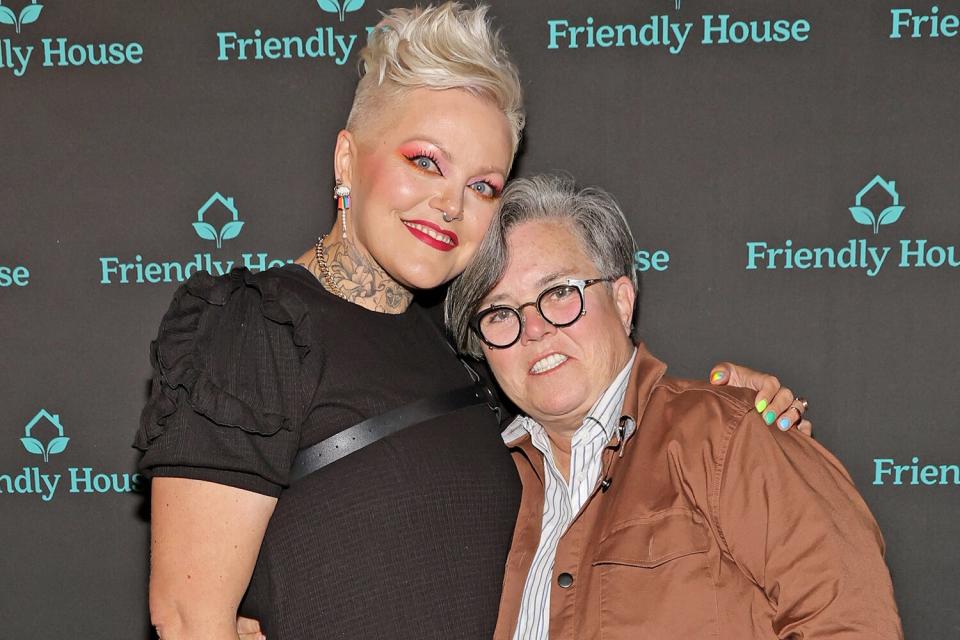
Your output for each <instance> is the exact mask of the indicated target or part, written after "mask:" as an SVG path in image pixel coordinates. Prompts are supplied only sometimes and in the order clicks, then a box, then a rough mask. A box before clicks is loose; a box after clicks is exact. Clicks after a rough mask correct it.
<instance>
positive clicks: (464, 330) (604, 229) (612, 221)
mask: <svg viewBox="0 0 960 640" xmlns="http://www.w3.org/2000/svg"><path fill="white" fill-rule="evenodd" d="M530 220H559V221H563V222H566V223H567V224H569V225H570V230H571V231H572V232H573V233H574V234H575V235H576V236H577V238H578V240H579V241H580V246H581V247H582V248H583V250H584V253H586V254H587V256H589V258H590V259H591V260H592V261H593V264H594V265H595V266H596V267H597V270H598V271H599V273H600V276H601V277H603V278H619V277H620V276H627V277H628V278H630V279H631V281H632V282H633V286H634V289H635V290H638V286H639V283H638V280H637V274H636V270H635V269H634V266H633V261H634V253H635V251H636V243H635V242H634V240H633V234H632V233H631V232H630V227H629V226H628V225H627V221H626V218H624V216H623V211H621V209H620V205H618V204H617V201H616V200H614V198H613V196H612V195H610V194H609V193H607V192H606V191H604V190H603V189H600V188H597V187H578V186H577V185H576V184H575V183H574V182H573V180H572V179H570V178H568V177H565V176H554V175H542V176H534V177H531V178H518V179H516V180H514V181H513V182H511V183H510V184H509V185H508V186H507V188H506V189H504V192H503V198H502V201H501V205H500V213H499V215H498V217H497V218H496V219H495V220H494V221H493V223H492V224H491V225H490V228H489V230H488V231H487V234H486V236H484V239H483V242H482V243H481V244H480V248H479V249H478V250H477V254H476V255H475V256H474V257H473V259H472V260H471V261H470V264H468V265H467V268H466V270H465V271H464V272H463V275H461V276H460V277H459V278H457V279H456V280H454V281H453V283H452V284H451V285H450V288H449V290H448V291H447V300H446V305H445V309H444V316H445V319H446V324H447V330H448V331H449V332H450V333H451V335H452V337H453V340H454V344H455V346H456V347H457V350H458V351H460V352H461V353H465V354H468V355H471V356H473V357H475V358H482V357H483V351H482V349H481V342H480V340H479V338H478V337H477V336H476V335H474V333H473V332H472V331H471V330H470V320H471V318H472V317H473V316H474V314H476V312H477V310H478V309H479V307H480V302H481V301H482V300H483V299H484V298H485V297H486V296H487V294H489V293H490V291H492V290H493V288H494V287H495V286H496V285H497V283H498V282H499V281H500V278H502V277H503V272H504V270H505V269H506V266H507V260H508V258H509V256H508V255H507V236H508V234H509V232H510V229H511V228H512V227H515V226H517V225H519V224H521V223H524V222H528V221H530ZM638 293H639V291H638ZM637 300H639V295H638V296H637ZM636 312H637V308H636V307H635V308H634V323H636V318H637V313H636Z"/></svg>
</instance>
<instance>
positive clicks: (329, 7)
mask: <svg viewBox="0 0 960 640" xmlns="http://www.w3.org/2000/svg"><path fill="white" fill-rule="evenodd" d="M677 1H678V2H679V0H677ZM363 2H364V0H317V4H318V5H320V8H321V9H323V10H324V11H326V12H327V13H335V14H337V15H338V16H340V22H343V21H344V20H345V19H346V17H347V14H348V13H352V12H354V11H356V10H358V9H360V8H361V7H362V6H363Z"/></svg>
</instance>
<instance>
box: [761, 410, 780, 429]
mask: <svg viewBox="0 0 960 640" xmlns="http://www.w3.org/2000/svg"><path fill="white" fill-rule="evenodd" d="M776 417H777V414H775V413H774V412H773V409H771V410H770V411H767V412H766V413H765V414H763V421H764V422H766V423H767V426H770V425H771V424H773V420H774V418H776Z"/></svg>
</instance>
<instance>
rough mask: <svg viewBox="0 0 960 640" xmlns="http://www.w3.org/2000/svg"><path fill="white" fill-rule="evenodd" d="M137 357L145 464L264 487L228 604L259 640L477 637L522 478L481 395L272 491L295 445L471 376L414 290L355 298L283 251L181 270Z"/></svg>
mask: <svg viewBox="0 0 960 640" xmlns="http://www.w3.org/2000/svg"><path fill="white" fill-rule="evenodd" d="M152 353H153V361H154V365H155V376H154V381H153V389H152V393H151V398H150V401H149V403H148V405H147V407H146V408H145V409H144V412H143V417H142V420H141V427H140V431H139V432H138V434H137V439H136V446H137V447H139V448H141V449H143V450H144V451H145V453H144V457H143V461H142V464H141V467H142V469H143V470H144V472H145V473H148V474H149V475H151V476H154V477H156V476H177V477H186V478H196V479H203V480H210V481H214V482H221V483H224V484H229V485H231V486H236V487H240V488H243V489H248V490H251V491H257V492H260V493H264V494H267V495H274V496H276V495H279V496H280V497H279V501H278V503H277V508H276V510H275V512H274V515H273V517H272V519H271V521H270V525H269V526H268V529H267V533H266V536H265V539H264V542H263V545H262V547H261V552H260V556H259V558H258V560H257V566H256V570H255V572H254V577H253V580H252V582H251V586H250V591H249V593H248V596H247V598H246V599H245V602H244V608H243V611H244V612H245V613H251V614H255V615H256V617H258V618H259V619H260V620H261V624H262V625H263V627H264V629H265V631H266V633H267V637H268V638H270V639H271V640H300V639H304V640H305V639H307V638H311V639H312V638H411V639H413V638H437V639H440V638H445V639H449V638H464V639H466V638H489V637H490V636H491V635H492V633H493V628H494V624H495V621H496V611H497V605H498V600H499V593H500V587H501V584H502V578H503V564H504V561H505V559H506V553H507V549H508V546H509V542H510V536H511V534H512V531H513V524H514V521H515V518H516V513H517V508H518V506H519V496H520V487H519V482H518V480H517V477H516V471H515V469H514V467H513V463H512V461H511V460H510V457H509V454H508V452H507V450H506V447H504V445H503V443H502V441H501V440H500V436H499V425H498V424H497V421H496V418H495V416H494V413H493V412H492V411H491V410H490V409H489V408H487V407H486V406H484V405H480V406H476V407H472V408H469V409H463V410H460V411H457V412H455V413H452V414H448V415H445V416H442V417H439V418H437V419H435V420H430V421H427V422H425V423H423V424H420V425H417V426H414V427H411V428H409V429H405V430H404V431H402V432H400V433H397V434H394V435H392V436H389V437H387V438H385V439H383V440H380V441H378V442H375V443H373V444H371V445H370V446H368V447H365V448H364V449H363V450H361V451H358V452H356V453H354V454H352V455H350V456H348V457H346V458H343V459H341V460H338V461H337V462H335V463H333V464H331V465H329V466H327V467H324V468H323V469H321V470H319V471H318V472H316V473H313V474H311V475H310V476H308V477H307V478H304V479H303V480H301V481H300V482H298V483H297V484H296V485H294V486H292V487H289V488H288V487H287V485H288V483H289V469H290V466H291V464H292V461H293V459H294V456H295V455H296V452H297V450H299V449H301V448H304V447H308V446H311V445H313V444H315V443H317V442H319V441H320V440H323V439H325V438H327V437H330V436H331V435H333V434H335V433H337V432H338V431H340V430H342V429H344V428H346V427H349V426H350V425H353V424H355V423H358V422H361V421H362V420H365V419H367V418H369V417H372V416H375V415H379V414H382V413H385V412H387V411H390V410H392V409H395V408H397V407H400V406H403V405H405V404H409V403H411V402H413V401H416V400H418V399H421V398H425V397H429V396H431V395H436V394H438V393H443V392H445V391H450V390H453V389H456V388H458V387H462V386H465V385H467V384H469V383H470V377H469V376H468V374H467V372H466V370H465V369H464V368H463V366H462V365H461V364H460V363H459V362H458V361H457V359H456V358H455V357H454V356H453V354H452V352H451V351H450V349H449V347H448V346H447V345H446V344H445V343H444V342H443V341H442V340H441V338H440V336H439V334H438V332H437V328H436V327H435V326H434V324H433V322H432V321H431V319H430V318H429V317H428V315H427V314H426V313H425V312H424V311H423V310H422V309H420V308H419V307H418V306H417V305H416V304H414V305H411V307H410V309H409V310H408V311H407V312H405V313H403V314H399V315H387V314H380V313H375V312H371V311H368V310H366V309H363V308H361V307H358V306H356V305H353V304H350V303H347V302H345V301H343V300H340V299H339V298H337V297H336V296H333V295H331V294H329V293H328V292H327V291H326V290H324V289H323V288H322V287H321V286H320V284H319V283H318V282H317V281H316V279H315V278H314V277H313V276H312V275H311V274H310V273H309V272H308V271H306V270H305V269H303V268H301V267H299V266H296V265H290V266H286V267H283V268H280V269H271V270H268V271H265V272H261V273H258V274H251V273H250V272H248V271H245V270H237V271H234V272H233V273H231V274H229V275H227V276H223V277H220V278H213V277H211V276H209V275H206V274H203V275H197V276H194V277H193V278H191V280H190V281H188V282H187V283H186V284H185V285H184V286H183V287H181V289H180V290H179V291H178V292H177V294H176V296H175V298H174V301H173V304H172V305H171V308H170V310H169V311H168V312H167V314H166V316H165V317H164V320H163V322H162V324H161V328H160V332H159V335H158V338H157V341H156V342H155V343H154V345H153V348H152Z"/></svg>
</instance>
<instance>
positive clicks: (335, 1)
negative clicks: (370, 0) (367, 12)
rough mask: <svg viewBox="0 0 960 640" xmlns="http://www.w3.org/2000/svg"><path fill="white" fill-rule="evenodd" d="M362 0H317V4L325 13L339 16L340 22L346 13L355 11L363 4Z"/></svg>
mask: <svg viewBox="0 0 960 640" xmlns="http://www.w3.org/2000/svg"><path fill="white" fill-rule="evenodd" d="M363 3H364V0H317V5H318V6H319V7H320V9H322V10H323V11H326V12H327V13H335V14H337V15H338V16H340V22H343V21H344V20H345V19H346V14H348V13H351V12H353V11H357V10H358V9H360V8H361V7H362V6H363Z"/></svg>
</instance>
